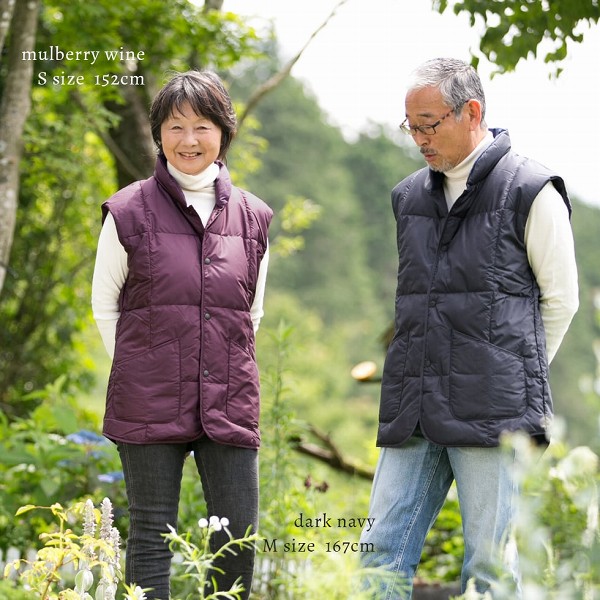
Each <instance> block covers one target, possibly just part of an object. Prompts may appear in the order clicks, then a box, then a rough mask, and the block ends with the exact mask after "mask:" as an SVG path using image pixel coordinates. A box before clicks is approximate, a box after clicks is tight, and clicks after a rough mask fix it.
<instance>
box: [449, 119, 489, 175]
mask: <svg viewBox="0 0 600 600" xmlns="http://www.w3.org/2000/svg"><path fill="white" fill-rule="evenodd" d="M493 141H494V134H493V133H492V132H491V131H488V132H487V134H486V136H485V137H484V138H483V139H482V140H481V142H479V144H477V146H475V148H474V149H473V152H471V154H469V156H467V158H465V159H464V160H463V161H462V162H461V163H459V164H457V165H456V166H455V167H454V168H453V169H450V170H449V171H446V172H445V173H444V175H445V176H446V177H447V178H448V179H454V180H457V179H458V180H464V181H465V182H466V180H467V177H468V176H469V173H470V172H471V169H472V168H473V165H474V164H475V161H476V160H477V159H478V158H479V157H480V156H481V155H482V154H483V152H484V150H485V149H486V148H487V147H488V146H489V145H490V144H491V143H492V142H493Z"/></svg>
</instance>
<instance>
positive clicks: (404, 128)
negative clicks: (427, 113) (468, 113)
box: [399, 100, 469, 137]
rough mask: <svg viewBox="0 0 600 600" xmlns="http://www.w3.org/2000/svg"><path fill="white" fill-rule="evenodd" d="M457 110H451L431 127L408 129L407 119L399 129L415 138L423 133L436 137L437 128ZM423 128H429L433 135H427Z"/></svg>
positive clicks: (414, 126) (413, 126)
mask: <svg viewBox="0 0 600 600" xmlns="http://www.w3.org/2000/svg"><path fill="white" fill-rule="evenodd" d="M468 101H469V100H465V101H464V102H463V103H462V105H461V108H462V106H464V105H465V104H466V103H467V102H468ZM455 110H456V109H455V108H452V109H450V110H449V111H448V112H447V113H446V114H445V115H444V116H443V117H440V118H439V119H438V120H437V121H436V122H435V123H433V124H431V125H409V126H408V127H407V126H406V125H405V123H406V122H407V121H408V117H406V119H404V121H402V123H400V125H399V127H400V131H401V132H402V133H404V134H406V135H412V136H413V137H415V135H417V133H422V134H423V135H435V134H436V131H435V130H436V127H439V126H440V125H441V124H442V121H443V120H444V119H447V118H448V117H449V116H450V115H451V114H452V113H453V112H455ZM423 128H427V129H433V131H432V132H431V133H427V131H423Z"/></svg>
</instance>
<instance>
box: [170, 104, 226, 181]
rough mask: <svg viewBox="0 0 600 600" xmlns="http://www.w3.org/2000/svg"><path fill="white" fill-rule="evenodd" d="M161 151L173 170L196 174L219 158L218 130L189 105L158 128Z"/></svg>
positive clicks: (174, 113) (184, 106) (184, 105)
mask: <svg viewBox="0 0 600 600" xmlns="http://www.w3.org/2000/svg"><path fill="white" fill-rule="evenodd" d="M160 139H161V145H162V151H163V153H164V155H165V157H166V159H167V160H168V161H169V163H171V165H173V166H174V167H175V168H176V169H177V170H179V171H181V172H182V173H186V174H187V175H198V173H201V172H202V171H204V170H205V169H206V168H207V167H208V166H209V165H211V164H212V163H213V162H215V160H217V158H218V157H219V153H220V150H221V128H220V127H219V126H218V125H215V124H214V123H213V122H212V121H210V120H209V119H207V118H206V117H204V116H202V115H198V114H196V113H195V112H194V111H193V109H192V107H191V106H190V104H189V102H185V103H184V104H183V105H182V106H181V111H178V110H177V109H174V112H173V113H172V114H171V115H170V116H169V117H168V118H167V119H166V120H165V121H163V123H162V124H161V126H160Z"/></svg>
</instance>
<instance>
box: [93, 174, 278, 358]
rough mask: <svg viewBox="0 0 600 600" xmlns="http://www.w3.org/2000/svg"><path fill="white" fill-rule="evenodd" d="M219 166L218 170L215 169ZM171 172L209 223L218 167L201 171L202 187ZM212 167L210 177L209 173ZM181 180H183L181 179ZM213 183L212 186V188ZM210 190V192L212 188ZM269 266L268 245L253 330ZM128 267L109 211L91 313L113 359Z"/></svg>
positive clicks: (253, 310)
mask: <svg viewBox="0 0 600 600" xmlns="http://www.w3.org/2000/svg"><path fill="white" fill-rule="evenodd" d="M213 166H214V167H216V168H217V169H216V171H215V170H214V169H213ZM168 167H169V171H170V172H171V174H172V175H173V176H174V177H175V178H176V179H177V180H178V181H179V182H180V184H181V183H182V182H183V183H184V185H185V186H186V188H188V187H193V188H194V189H192V190H188V189H184V190H183V191H184V195H185V197H186V201H187V202H188V206H189V205H191V206H193V207H194V209H195V210H196V212H197V213H198V216H199V217H200V219H201V220H202V223H203V224H204V225H206V223H207V222H208V218H209V217H210V214H211V212H212V209H213V208H214V205H215V199H214V179H215V178H216V176H217V174H218V166H217V165H216V164H215V165H211V167H209V168H208V169H207V170H206V171H204V172H203V173H201V174H200V175H199V176H195V177H196V178H197V180H196V182H198V181H200V180H199V179H198V178H202V177H203V182H202V184H201V185H200V186H198V185H196V186H193V185H192V184H193V183H194V182H192V181H190V180H189V179H185V178H190V177H191V176H189V175H186V176H185V178H182V177H180V176H181V175H185V174H181V173H180V172H179V171H177V170H175V169H172V168H171V165H168ZM209 169H210V174H209V177H208V178H207V176H206V175H207V174H208V173H207V172H208V171H209ZM180 179H182V180H183V181H180ZM211 185H212V187H211ZM209 190H210V191H209ZM268 266H269V248H268V247H267V250H266V252H265V255H264V257H263V259H262V261H261V263H260V268H259V271H258V280H257V284H256V292H255V296H254V301H253V303H252V306H251V308H250V316H251V318H252V325H253V327H254V331H255V332H256V331H258V327H259V325H260V321H261V319H262V317H263V315H264V310H263V304H264V296H265V288H266V282H267V270H268ZM128 273H129V268H128V265H127V252H126V251H125V248H123V245H122V244H121V242H120V240H119V236H118V234H117V228H116V225H115V221H114V219H113V217H112V215H111V214H110V213H109V214H108V215H107V216H106V219H105V221H104V224H103V226H102V230H101V232H100V236H99V238H98V249H97V252H96V263H95V266H94V275H93V279H92V313H93V316H94V320H95V321H96V325H97V326H98V330H99V332H100V336H101V338H102V342H103V343H104V347H105V348H106V351H107V352H108V354H109V356H110V357H111V358H113V356H114V350H115V335H116V330H117V321H118V320H119V317H120V312H119V296H120V294H121V289H122V287H123V285H124V284H125V281H126V279H127V275H128Z"/></svg>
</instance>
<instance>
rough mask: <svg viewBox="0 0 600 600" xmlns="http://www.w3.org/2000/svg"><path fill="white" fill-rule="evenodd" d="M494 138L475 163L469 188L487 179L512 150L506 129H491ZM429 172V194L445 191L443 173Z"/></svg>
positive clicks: (427, 186) (470, 175)
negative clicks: (497, 164)
mask: <svg viewBox="0 0 600 600" xmlns="http://www.w3.org/2000/svg"><path fill="white" fill-rule="evenodd" d="M490 131H491V132H492V134H493V136H494V140H493V141H492V143H491V144H490V145H489V146H488V147H487V148H486V149H485V150H484V151H483V152H482V153H481V155H480V156H479V157H478V158H477V160H476V161H475V164H474V165H473V168H472V169H471V172H470V173H469V178H468V180H467V187H469V186H471V185H475V184H476V183H478V182H480V181H481V180H483V179H485V178H486V177H487V176H488V174H489V173H490V171H491V170H492V169H493V168H494V167H495V166H496V163H497V162H498V161H499V160H500V159H501V158H502V157H503V156H504V155H505V154H506V153H507V152H508V151H509V150H510V148H511V144H510V136H509V135H508V131H507V130H506V129H490ZM426 168H427V169H428V171H429V173H428V175H427V180H426V182H425V188H426V190H427V191H428V192H429V193H433V192H434V191H436V190H440V189H443V184H444V177H445V175H444V174H443V173H439V172H437V171H433V170H431V169H429V168H428V167H426Z"/></svg>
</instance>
